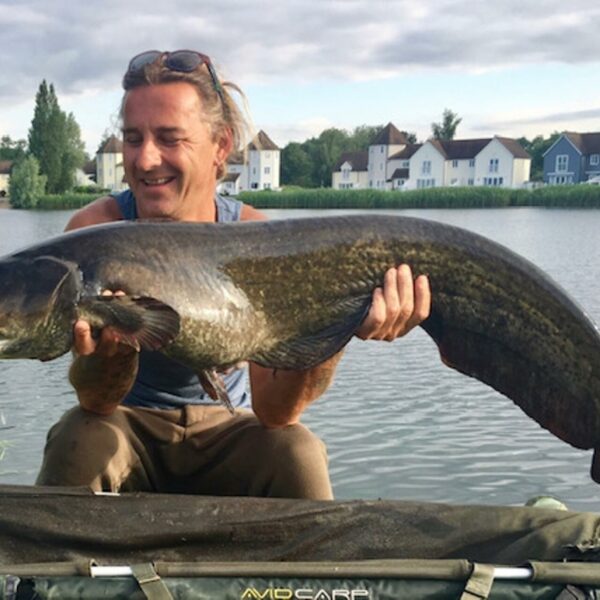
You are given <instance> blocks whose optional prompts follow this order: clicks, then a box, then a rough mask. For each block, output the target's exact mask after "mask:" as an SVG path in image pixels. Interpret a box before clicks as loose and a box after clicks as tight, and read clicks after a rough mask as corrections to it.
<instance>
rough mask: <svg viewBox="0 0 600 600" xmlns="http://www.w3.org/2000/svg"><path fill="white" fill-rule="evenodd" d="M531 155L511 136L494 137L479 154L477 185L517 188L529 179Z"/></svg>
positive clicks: (477, 159)
mask: <svg viewBox="0 0 600 600" xmlns="http://www.w3.org/2000/svg"><path fill="white" fill-rule="evenodd" d="M530 172H531V157H530V156H529V154H528V153H527V152H526V151H525V150H524V149H523V147H522V146H521V145H520V144H519V142H517V140H513V139H510V138H504V137H498V136H496V137H494V138H493V139H492V140H490V142H489V143H488V144H487V145H486V146H485V148H483V149H482V150H481V152H479V154H477V157H476V160H475V185H486V186H499V187H508V188H516V187H520V186H522V185H523V184H524V183H525V182H526V181H529V177H530Z"/></svg>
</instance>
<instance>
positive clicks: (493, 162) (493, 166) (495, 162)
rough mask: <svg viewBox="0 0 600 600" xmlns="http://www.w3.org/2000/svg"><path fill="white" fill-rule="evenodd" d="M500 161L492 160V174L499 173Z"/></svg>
mask: <svg viewBox="0 0 600 600" xmlns="http://www.w3.org/2000/svg"><path fill="white" fill-rule="evenodd" d="M498 163H499V161H498V159H497V158H490V173H497V172H498Z"/></svg>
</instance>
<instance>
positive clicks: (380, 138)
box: [370, 123, 408, 146]
mask: <svg viewBox="0 0 600 600" xmlns="http://www.w3.org/2000/svg"><path fill="white" fill-rule="evenodd" d="M398 144H408V139H407V138H406V134H405V133H403V132H402V131H400V130H399V129H397V128H396V127H395V126H394V124H393V123H388V124H387V125H386V126H385V127H384V128H383V129H382V130H381V131H380V132H379V133H378V134H377V136H376V137H375V139H374V140H373V141H372V142H371V144H370V145H371V146H391V145H398Z"/></svg>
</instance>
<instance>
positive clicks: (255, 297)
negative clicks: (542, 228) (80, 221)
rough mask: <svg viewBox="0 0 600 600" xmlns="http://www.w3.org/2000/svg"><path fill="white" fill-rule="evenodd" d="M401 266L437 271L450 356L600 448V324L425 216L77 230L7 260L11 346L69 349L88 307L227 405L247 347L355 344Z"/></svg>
mask: <svg viewBox="0 0 600 600" xmlns="http://www.w3.org/2000/svg"><path fill="white" fill-rule="evenodd" d="M401 263H407V264H408V265H410V267H411V268H412V270H413V273H415V274H421V273H423V274H426V275H428V276H429V280H430V284H431V289H432V298H433V304H432V310H431V316H430V317H429V318H428V319H427V320H426V321H425V322H423V323H422V324H421V326H422V327H423V329H425V331H426V332H427V333H428V334H429V335H430V336H431V337H432V338H433V340H434V341H435V343H436V344H437V346H438V348H439V351H440V355H441V358H442V360H443V362H444V363H445V364H447V365H449V366H450V367H453V368H454V369H457V370H458V371H460V372H462V373H465V374H467V375H470V376H472V377H475V378H477V379H479V380H480V381H482V382H484V383H487V384H488V385H490V386H492V387H493V388H495V389H496V390H498V391H499V392H500V393H502V394H504V395H506V396H508V397H509V398H511V399H512V400H513V401H514V402H515V403H516V404H517V405H518V406H520V407H521V408H522V409H523V410H524V411H525V412H526V413H527V414H528V415H529V416H530V417H532V418H533V419H535V420H536V421H537V422H538V423H539V424H540V425H542V427H545V428H546V429H548V430H549V431H551V432H552V433H553V434H554V435H556V436H557V437H559V438H560V439H562V440H564V441H566V442H568V443H569V444H571V445H573V446H575V447H577V448H582V449H589V448H593V449H595V450H598V449H600V405H599V402H600V333H599V331H598V328H597V327H596V326H595V325H594V324H593V323H592V321H591V320H590V318H589V317H588V316H587V315H586V314H585V312H584V311H583V310H582V309H581V308H580V307H579V306H578V305H577V304H576V303H575V302H574V301H573V300H572V299H570V298H569V296H568V295H567V294H566V293H565V292H564V291H563V290H562V289H561V288H560V287H559V286H558V285H557V284H556V283H554V282H553V281H552V280H551V279H550V278H549V277H548V276H547V275H545V274H544V273H543V272H542V271H541V270H540V269H538V268H537V267H535V266H534V265H533V264H531V263H530V262H528V261H526V260H524V259H523V258H521V257H519V256H518V255H516V254H515V253H513V252H511V251H510V250H508V249H506V248H504V247H503V246H500V245H499V244H496V243H494V242H492V241H490V240H488V239H486V238H484V237H481V236H479V235H476V234H474V233H470V232H467V231H465V230H462V229H460V228H457V227H452V226H448V225H442V224H439V223H435V222H431V221H426V220H423V219H414V218H408V217H393V216H366V215H358V216H350V217H331V218H316V219H314V218H313V219H293V220H283V221H270V222H262V221H261V222H244V223H228V224H218V223H217V224H215V223H176V222H164V221H163V222H137V223H131V222H117V223H109V224H104V225H98V226H94V227H89V228H85V229H79V230H76V231H73V232H70V233H67V234H64V235H62V236H60V237H57V238H54V239H51V240H49V241H47V242H43V243H41V244H38V245H35V246H32V247H30V248H28V249H26V250H23V251H21V252H18V253H16V254H13V255H11V256H7V257H5V258H3V259H1V260H0V358H38V359H40V360H50V359H53V358H56V357H58V356H60V355H62V354H64V353H66V352H67V351H68V350H69V349H70V348H71V346H72V342H73V323H74V322H75V321H76V320H77V319H78V318H85V319H87V320H89V321H90V323H91V324H92V326H93V327H96V328H100V327H103V326H107V325H108V326H111V327H113V328H114V329H115V330H117V331H118V332H119V333H120V334H121V335H122V336H123V339H124V341H125V342H126V343H129V344H131V345H133V346H134V347H136V348H137V349H139V348H142V349H148V350H158V349H160V350H161V351H162V352H164V353H165V354H167V355H168V356H170V357H171V358H173V359H175V360H177V361H179V362H181V363H182V364H184V365H186V366H187V367H189V368H190V369H192V370H193V371H194V372H196V373H198V376H199V377H200V380H201V382H202V384H203V385H204V386H205V389H206V390H207V392H209V394H210V395H211V396H212V397H213V398H215V399H216V398H219V399H221V400H223V401H224V402H227V400H228V399H227V394H226V391H225V389H224V386H223V385H222V382H221V380H220V377H219V376H218V374H217V370H221V369H224V368H228V367H230V366H232V365H235V364H236V363H238V362H241V361H246V360H249V361H254V362H256V363H258V364H260V365H263V366H265V367H269V368H274V369H307V368H310V367H312V366H314V365H317V364H319V363H321V362H322V361H324V360H326V359H327V358H329V357H330V356H332V355H333V354H335V353H336V352H337V351H339V350H340V349H341V348H342V347H343V346H344V345H345V344H346V343H347V342H348V341H349V339H350V338H351V337H352V335H353V333H354V332H355V331H356V329H357V327H358V326H359V324H360V323H361V321H362V320H363V318H364V317H365V315H366V313H367V312H368V309H369V306H370V303H371V297H372V292H373V289H374V288H375V287H377V286H380V285H382V283H383V277H384V274H385V271H386V270H387V269H388V268H390V267H393V266H397V265H399V264H401ZM103 290H113V291H115V290H122V291H124V292H125V296H123V297H115V296H112V297H106V296H101V292H102V291H103ZM597 456H598V458H597ZM592 477H593V478H594V479H595V480H596V481H600V452H596V451H595V452H594V459H593V461H592Z"/></svg>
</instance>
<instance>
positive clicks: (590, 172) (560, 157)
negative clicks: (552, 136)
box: [544, 131, 600, 185]
mask: <svg viewBox="0 0 600 600" xmlns="http://www.w3.org/2000/svg"><path fill="white" fill-rule="evenodd" d="M598 176H600V133H575V132H573V131H565V132H564V133H563V134H562V135H561V136H560V137H559V138H558V139H557V140H556V141H555V142H554V144H552V146H550V148H548V150H546V152H545V153H544V182H545V183H549V184H558V185H563V184H571V183H581V182H582V181H588V180H590V179H592V178H593V177H598Z"/></svg>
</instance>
